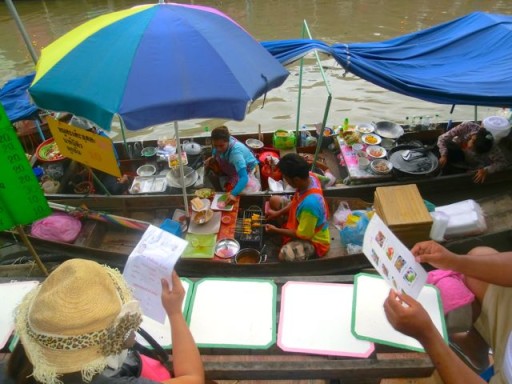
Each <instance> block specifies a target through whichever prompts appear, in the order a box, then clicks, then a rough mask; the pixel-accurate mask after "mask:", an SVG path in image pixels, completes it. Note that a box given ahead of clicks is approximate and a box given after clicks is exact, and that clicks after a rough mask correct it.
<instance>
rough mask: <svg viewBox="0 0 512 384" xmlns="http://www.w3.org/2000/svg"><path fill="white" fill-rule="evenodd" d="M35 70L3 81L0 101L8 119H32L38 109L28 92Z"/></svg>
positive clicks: (13, 120)
mask: <svg viewBox="0 0 512 384" xmlns="http://www.w3.org/2000/svg"><path fill="white" fill-rule="evenodd" d="M34 76H35V72H34V73H31V74H29V75H26V76H21V77H16V78H14V79H11V80H9V81H8V82H7V83H5V85H4V87H3V88H1V89H0V103H2V105H3V106H4V109H5V112H6V113H7V117H8V118H9V120H10V121H11V122H12V123H14V122H16V121H18V120H25V119H27V120H28V119H32V118H34V116H36V113H37V111H38V108H37V106H36V105H35V104H34V103H32V100H31V99H30V95H29V94H28V91H27V90H28V87H29V86H30V84H31V83H32V80H34Z"/></svg>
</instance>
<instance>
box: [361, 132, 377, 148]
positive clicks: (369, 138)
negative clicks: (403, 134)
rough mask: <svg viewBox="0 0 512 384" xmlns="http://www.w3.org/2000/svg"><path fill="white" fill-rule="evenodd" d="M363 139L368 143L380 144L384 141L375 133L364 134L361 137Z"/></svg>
mask: <svg viewBox="0 0 512 384" xmlns="http://www.w3.org/2000/svg"><path fill="white" fill-rule="evenodd" d="M361 140H362V141H363V143H365V144H368V145H378V144H380V142H381V141H382V138H381V137H380V136H378V135H375V134H373V133H367V134H364V135H363V137H361Z"/></svg>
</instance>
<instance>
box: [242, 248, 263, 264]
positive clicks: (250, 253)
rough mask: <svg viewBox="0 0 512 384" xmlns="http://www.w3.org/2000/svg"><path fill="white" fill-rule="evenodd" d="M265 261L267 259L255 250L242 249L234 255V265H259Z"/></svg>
mask: <svg viewBox="0 0 512 384" xmlns="http://www.w3.org/2000/svg"><path fill="white" fill-rule="evenodd" d="M266 259H267V257H266V256H263V255H262V254H261V253H260V252H259V251H258V250H257V249H253V248H244V249H241V250H240V251H238V253H237V254H236V256H235V264H261V263H264V262H265V261H266Z"/></svg>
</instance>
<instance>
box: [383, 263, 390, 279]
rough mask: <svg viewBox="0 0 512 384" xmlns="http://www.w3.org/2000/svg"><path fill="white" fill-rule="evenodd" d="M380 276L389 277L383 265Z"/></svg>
mask: <svg viewBox="0 0 512 384" xmlns="http://www.w3.org/2000/svg"><path fill="white" fill-rule="evenodd" d="M382 274H383V275H384V276H386V277H389V271H388V269H387V268H386V266H385V265H384V264H382Z"/></svg>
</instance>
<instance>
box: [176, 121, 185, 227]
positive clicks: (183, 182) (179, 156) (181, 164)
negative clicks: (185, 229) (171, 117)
mask: <svg viewBox="0 0 512 384" xmlns="http://www.w3.org/2000/svg"><path fill="white" fill-rule="evenodd" d="M174 134H175V136H176V149H177V150H178V164H179V165H180V181H181V189H182V193H183V204H184V205H185V214H186V215H187V217H189V212H188V199H187V187H185V177H184V174H183V173H184V171H183V161H182V158H181V144H180V134H179V129H178V122H177V121H175V122H174Z"/></svg>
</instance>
